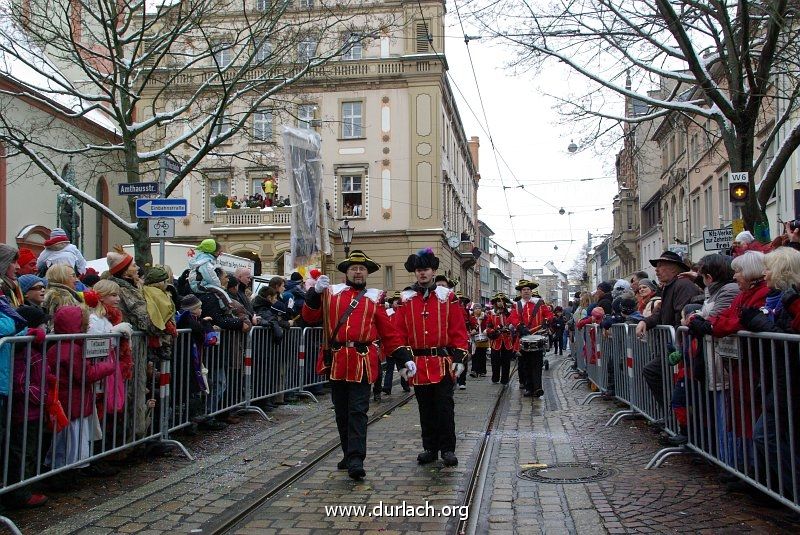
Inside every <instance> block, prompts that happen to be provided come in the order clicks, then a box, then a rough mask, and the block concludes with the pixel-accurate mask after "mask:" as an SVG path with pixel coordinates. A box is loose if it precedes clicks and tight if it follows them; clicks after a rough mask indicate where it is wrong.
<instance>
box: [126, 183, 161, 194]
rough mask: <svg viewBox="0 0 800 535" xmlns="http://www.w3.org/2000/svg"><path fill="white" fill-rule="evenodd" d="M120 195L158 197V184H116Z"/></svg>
mask: <svg viewBox="0 0 800 535" xmlns="http://www.w3.org/2000/svg"><path fill="white" fill-rule="evenodd" d="M117 192H118V193H119V194H120V195H158V182H124V183H122V184H117Z"/></svg>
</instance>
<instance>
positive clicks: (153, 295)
mask: <svg viewBox="0 0 800 535" xmlns="http://www.w3.org/2000/svg"><path fill="white" fill-rule="evenodd" d="M167 279H169V274H168V273H167V270H166V269H164V268H163V267H161V266H153V267H151V268H150V269H148V270H147V272H145V274H144V287H142V294H143V295H144V300H145V302H146V303H147V314H148V315H149V316H150V321H152V322H153V325H155V327H156V328H157V329H158V330H159V331H160V332H159V334H157V335H152V336H150V338H149V340H148V345H149V346H150V349H151V350H152V351H151V354H153V355H155V356H156V357H158V358H160V359H162V360H168V359H170V358H171V357H172V346H173V345H174V342H175V338H176V337H177V336H178V331H177V330H176V329H175V312H176V310H175V303H174V302H173V301H172V296H171V295H170V294H169V293H168V292H167Z"/></svg>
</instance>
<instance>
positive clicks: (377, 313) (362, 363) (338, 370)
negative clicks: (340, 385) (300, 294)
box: [301, 284, 403, 383]
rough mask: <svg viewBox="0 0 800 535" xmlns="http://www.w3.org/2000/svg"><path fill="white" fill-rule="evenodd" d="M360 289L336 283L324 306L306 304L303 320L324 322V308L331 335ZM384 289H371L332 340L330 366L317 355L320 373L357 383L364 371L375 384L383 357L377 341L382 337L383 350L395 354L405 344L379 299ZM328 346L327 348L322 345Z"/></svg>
mask: <svg viewBox="0 0 800 535" xmlns="http://www.w3.org/2000/svg"><path fill="white" fill-rule="evenodd" d="M359 293H360V290H356V289H354V288H352V287H350V286H347V285H346V284H335V285H333V286H331V287H330V288H329V289H327V290H325V293H324V294H323V295H322V306H321V307H320V308H317V309H314V308H311V307H310V306H308V302H306V303H305V304H304V305H303V309H302V312H301V314H302V316H303V320H305V321H306V322H308V323H310V324H316V323H320V322H321V321H322V317H323V314H322V310H323V308H324V309H325V311H326V314H325V322H326V325H325V326H324V328H325V329H326V331H327V332H328V333H329V334H330V333H332V332H333V330H334V329H335V328H336V324H337V323H339V318H341V317H342V315H343V314H344V312H345V310H347V309H348V307H349V306H350V302H351V301H352V300H353V299H355V298H356V296H357V295H358V294H359ZM379 298H380V291H379V290H373V289H370V290H368V291H367V293H366V295H364V297H362V298H361V300H360V301H359V303H358V306H357V307H356V308H355V310H353V312H351V313H350V315H349V316H348V317H347V320H346V321H345V322H344V323H343V324H342V326H341V327H340V328H339V331H338V332H337V333H336V340H335V341H329V345H331V346H332V347H336V346H339V347H338V348H336V349H332V355H333V360H332V363H331V366H330V368H328V367H327V366H325V362H324V360H323V358H322V355H321V354H320V355H319V356H318V358H317V373H318V374H324V373H330V378H331V380H333V381H349V382H353V383H359V382H361V379H362V378H363V377H364V373H365V372H366V374H367V379H368V380H369V382H370V383H374V382H375V381H376V380H377V379H378V376H379V375H380V356H379V352H378V348H377V346H376V345H375V342H376V341H377V340H379V339H380V341H381V345H382V353H383V354H384V355H391V354H392V353H393V352H394V351H395V349H397V348H398V347H399V346H401V345H402V342H403V339H402V338H401V337H400V336H399V333H398V331H397V329H396V328H395V327H394V325H393V324H392V322H391V321H390V320H389V316H387V315H386V309H385V308H384V307H383V305H382V304H380V302H379ZM348 342H359V343H360V344H363V345H365V346H366V347H365V348H361V351H359V348H357V347H347V343H348ZM322 349H327V348H322Z"/></svg>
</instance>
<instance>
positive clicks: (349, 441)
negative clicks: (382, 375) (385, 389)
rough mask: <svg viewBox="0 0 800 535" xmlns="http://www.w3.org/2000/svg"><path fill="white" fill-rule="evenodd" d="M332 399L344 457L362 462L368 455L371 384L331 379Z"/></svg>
mask: <svg viewBox="0 0 800 535" xmlns="http://www.w3.org/2000/svg"><path fill="white" fill-rule="evenodd" d="M330 384H331V399H332V400H333V408H334V411H335V412H336V427H337V428H338V429H339V441H340V442H341V445H342V453H343V454H344V458H345V459H347V462H348V463H350V464H353V463H355V464H361V463H363V462H364V458H365V457H366V456H367V409H368V408H369V394H370V384H369V383H368V382H366V380H364V381H362V382H360V383H350V382H347V381H331V382H330Z"/></svg>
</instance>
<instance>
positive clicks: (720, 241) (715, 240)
mask: <svg viewBox="0 0 800 535" xmlns="http://www.w3.org/2000/svg"><path fill="white" fill-rule="evenodd" d="M732 244H733V229H731V228H720V229H714V230H704V231H703V249H705V250H706V251H719V250H720V249H730V248H731V245H732Z"/></svg>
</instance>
